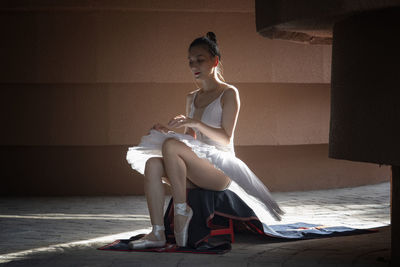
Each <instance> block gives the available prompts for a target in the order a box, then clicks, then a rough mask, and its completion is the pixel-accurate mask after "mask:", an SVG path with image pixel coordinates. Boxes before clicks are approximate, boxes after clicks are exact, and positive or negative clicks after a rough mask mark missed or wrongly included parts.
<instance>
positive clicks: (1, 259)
mask: <svg viewBox="0 0 400 267" xmlns="http://www.w3.org/2000/svg"><path fill="white" fill-rule="evenodd" d="M150 230H151V229H150V228H148V229H140V230H136V231H130V232H123V233H119V234H114V235H108V236H102V237H98V238H93V239H87V240H81V241H75V242H69V243H62V244H56V245H50V246H46V247H41V248H34V249H28V250H23V251H18V252H13V253H7V254H2V255H0V263H7V262H10V261H14V260H23V259H25V258H27V257H29V256H31V255H33V254H36V253H48V252H63V251H64V249H70V248H77V247H81V248H82V247H88V246H90V245H93V244H96V243H109V242H113V241H115V240H117V239H128V238H129V237H131V236H135V235H138V234H142V233H148V232H150Z"/></svg>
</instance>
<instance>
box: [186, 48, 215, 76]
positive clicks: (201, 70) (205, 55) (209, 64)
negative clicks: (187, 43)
mask: <svg viewBox="0 0 400 267" xmlns="http://www.w3.org/2000/svg"><path fill="white" fill-rule="evenodd" d="M216 58H217V57H212V56H211V55H210V53H209V52H208V50H207V49H206V48H204V47H203V46H201V45H198V46H194V47H192V48H190V50H189V56H188V59H189V67H190V70H191V71H192V73H193V75H194V77H195V78H196V80H205V79H208V78H210V77H213V74H214V69H215V67H216V66H217V64H216V63H218V62H217V61H216Z"/></svg>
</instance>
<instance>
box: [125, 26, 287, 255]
mask: <svg viewBox="0 0 400 267" xmlns="http://www.w3.org/2000/svg"><path fill="white" fill-rule="evenodd" d="M188 60H189V67H190V70H191V71H192V73H193V76H194V78H195V79H196V81H198V82H200V84H201V87H200V88H199V89H197V90H195V91H193V92H191V93H189V94H188V95H187V99H186V115H178V116H175V117H174V118H173V119H171V120H170V122H169V123H168V125H166V126H165V125H161V124H159V123H157V124H155V125H154V126H153V128H152V129H151V130H150V133H149V135H147V136H144V137H142V140H141V142H140V144H139V145H138V146H136V147H131V148H129V151H128V153H127V161H128V162H129V163H130V164H131V165H132V168H133V169H135V170H137V171H139V172H140V173H142V174H144V176H145V194H146V199H147V204H148V208H149V212H150V218H151V224H152V226H153V229H152V231H151V233H149V234H148V235H146V236H145V237H143V238H142V239H139V240H136V241H131V242H130V243H129V246H130V247H131V248H132V249H139V248H150V247H162V246H164V245H165V243H166V239H165V235H164V230H165V228H164V222H163V214H164V211H163V208H164V187H163V184H162V183H163V182H165V183H167V184H169V185H170V186H171V191H172V197H173V202H174V234H175V240H176V242H177V245H178V246H186V243H187V238H188V226H189V223H190V220H191V218H192V215H193V211H192V209H191V208H190V207H189V206H188V205H187V204H186V188H193V187H200V188H204V189H209V190H214V191H222V190H232V191H233V192H235V193H236V194H237V195H238V196H239V197H240V198H241V199H242V200H244V201H245V202H246V204H248V205H249V207H251V208H252V209H253V210H254V212H255V213H256V214H257V216H258V217H259V218H260V217H262V218H265V216H266V214H265V212H266V211H268V212H269V213H270V214H271V215H272V216H273V217H274V218H275V219H280V215H282V214H283V212H282V210H281V209H280V208H279V206H278V205H277V204H276V202H275V201H274V200H273V199H272V198H271V195H270V193H269V191H268V189H267V188H266V187H265V186H264V184H263V183H262V182H261V181H260V180H259V179H258V178H257V177H256V176H255V175H254V173H253V172H252V171H251V170H250V169H249V168H248V167H247V165H246V164H245V163H243V162H242V161H241V160H240V159H238V158H237V157H236V156H235V152H234V147H233V139H234V131H235V126H236V122H237V118H238V114H239V108H240V99H239V93H238V90H237V89H236V88H235V87H234V86H232V85H230V84H227V83H225V82H224V79H223V78H222V75H221V72H220V65H221V63H220V60H221V54H220V52H219V48H218V46H217V40H216V36H215V34H214V33H213V32H208V33H207V35H206V36H204V37H200V38H197V39H195V40H194V41H193V42H192V43H191V44H190V46H189V56H188ZM180 127H185V134H179V133H175V132H173V131H171V129H173V128H180ZM267 216H268V215H267ZM260 219H261V218H260ZM264 227H267V226H266V225H265V226H264Z"/></svg>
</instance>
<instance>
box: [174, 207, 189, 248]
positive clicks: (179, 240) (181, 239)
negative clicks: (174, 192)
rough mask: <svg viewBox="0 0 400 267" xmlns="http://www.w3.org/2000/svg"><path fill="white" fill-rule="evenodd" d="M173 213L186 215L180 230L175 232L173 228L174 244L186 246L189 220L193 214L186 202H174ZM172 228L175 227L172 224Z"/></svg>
mask: <svg viewBox="0 0 400 267" xmlns="http://www.w3.org/2000/svg"><path fill="white" fill-rule="evenodd" d="M174 215H182V216H185V217H187V219H186V222H185V225H184V226H183V229H182V231H180V232H177V231H176V230H175V229H174V235H175V241H176V244H177V245H178V246H180V247H186V245H187V240H188V237H189V236H188V230H189V224H190V220H191V219H192V216H193V210H192V209H191V208H190V207H189V206H187V204H186V203H176V204H174ZM174 228H175V226H174Z"/></svg>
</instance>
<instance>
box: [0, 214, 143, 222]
mask: <svg viewBox="0 0 400 267" xmlns="http://www.w3.org/2000/svg"><path fill="white" fill-rule="evenodd" d="M2 218H3V219H4V218H6V219H39V220H40V219H41V220H116V221H150V216H149V215H132V214H64V213H42V214H23V215H13V214H0V219H2Z"/></svg>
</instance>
